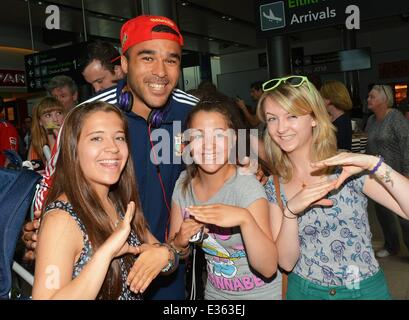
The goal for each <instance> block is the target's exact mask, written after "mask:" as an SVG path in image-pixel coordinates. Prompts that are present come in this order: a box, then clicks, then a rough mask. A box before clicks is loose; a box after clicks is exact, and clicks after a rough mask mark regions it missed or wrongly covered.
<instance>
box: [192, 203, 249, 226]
mask: <svg viewBox="0 0 409 320" xmlns="http://www.w3.org/2000/svg"><path fill="white" fill-rule="evenodd" d="M187 210H188V211H189V213H190V215H191V216H193V217H194V218H195V220H197V221H199V222H201V223H203V224H213V225H216V226H219V227H223V228H231V227H236V226H240V225H241V224H242V223H244V221H245V220H246V216H247V215H249V214H250V213H249V211H248V210H247V209H245V208H240V207H235V206H229V205H225V204H211V205H205V206H190V207H188V208H187Z"/></svg>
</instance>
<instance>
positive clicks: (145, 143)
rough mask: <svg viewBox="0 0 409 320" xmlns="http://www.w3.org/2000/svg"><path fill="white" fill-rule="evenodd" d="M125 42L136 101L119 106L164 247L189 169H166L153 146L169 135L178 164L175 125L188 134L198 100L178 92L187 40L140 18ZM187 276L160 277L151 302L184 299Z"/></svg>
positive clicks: (146, 206)
mask: <svg viewBox="0 0 409 320" xmlns="http://www.w3.org/2000/svg"><path fill="white" fill-rule="evenodd" d="M120 39H121V45H122V56H121V65H122V69H123V70H124V72H125V73H126V74H127V84H126V86H125V87H124V88H123V89H122V91H126V90H129V92H130V93H131V94H132V100H133V101H132V103H130V102H129V101H127V98H126V96H123V97H124V99H122V97H119V100H118V104H120V105H121V106H122V108H124V109H127V108H128V106H129V107H130V108H131V112H128V113H126V114H127V118H128V122H129V132H131V146H132V147H131V149H132V150H131V151H132V157H133V159H134V162H135V171H136V176H137V181H138V188H139V195H140V198H141V202H142V207H143V212H144V215H145V217H146V219H147V220H148V223H149V226H150V228H151V231H152V233H153V234H154V235H155V236H156V238H157V239H158V240H159V241H161V242H164V241H165V238H166V236H165V234H166V233H167V228H168V223H169V215H170V204H171V197H172V193H173V189H174V186H175V183H176V180H177V178H178V177H179V174H180V172H181V171H182V170H183V166H182V164H181V163H182V161H180V162H179V164H178V163H175V161H173V162H171V163H168V164H166V163H159V161H157V159H155V157H152V154H156V155H157V154H158V151H159V148H158V146H159V144H158V145H156V146H155V147H152V145H153V137H154V136H155V130H157V129H162V130H163V129H164V130H166V131H167V133H168V134H169V137H170V139H169V141H168V143H169V146H168V148H166V147H165V148H164V149H163V150H162V153H163V152H165V150H170V152H172V154H171V158H172V159H174V154H175V153H176V152H177V148H178V147H177V146H176V145H174V144H173V143H174V142H175V141H176V139H175V138H176V137H177V136H178V134H180V133H181V132H182V131H179V132H176V131H175V128H174V123H179V128H180V130H184V129H185V128H184V123H185V119H186V116H187V114H188V112H189V111H190V109H191V107H192V106H194V105H195V104H196V103H197V101H198V100H197V99H196V98H195V97H193V96H190V95H188V94H186V93H185V92H183V91H181V90H178V89H175V88H176V86H177V84H178V80H179V76H180V71H181V56H182V46H183V37H182V35H181V34H180V31H179V29H178V27H177V26H176V24H175V23H174V22H173V21H172V20H170V19H168V18H166V17H160V16H139V17H136V18H134V19H131V20H129V21H128V22H126V23H125V24H124V25H123V27H122V29H121V37H120ZM118 88H121V86H119V87H118ZM127 103H128V106H127ZM155 128H156V129H155ZM156 139H157V138H156ZM156 139H155V140H156ZM163 143H165V144H166V143H167V142H166V141H163V140H162V141H161V142H160V144H163ZM162 156H163V154H162ZM156 157H157V156H156ZM165 157H166V156H165ZM184 274H185V265H184V264H180V265H179V268H178V270H177V271H176V272H174V273H173V274H171V275H169V276H163V277H159V278H157V279H156V280H155V281H154V282H153V283H152V284H151V285H150V286H149V287H148V291H147V292H146V293H145V295H144V296H145V298H148V299H184V298H185V285H184V283H185V282H184Z"/></svg>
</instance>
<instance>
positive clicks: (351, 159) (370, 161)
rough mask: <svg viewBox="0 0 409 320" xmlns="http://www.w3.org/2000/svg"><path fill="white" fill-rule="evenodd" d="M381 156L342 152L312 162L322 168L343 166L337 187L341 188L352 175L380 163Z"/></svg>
mask: <svg viewBox="0 0 409 320" xmlns="http://www.w3.org/2000/svg"><path fill="white" fill-rule="evenodd" d="M378 161H379V158H378V157H375V156H371V155H367V154H361V153H352V152H342V153H340V154H338V155H336V156H334V157H331V158H328V159H325V160H321V161H317V162H314V163H312V164H311V166H312V167H315V168H317V169H321V168H323V167H332V166H342V172H341V174H340V175H339V177H338V181H337V183H336V185H335V188H336V189H337V188H339V187H340V186H341V185H342V183H343V182H344V181H345V180H346V179H348V178H349V177H350V176H353V175H355V174H358V173H360V172H362V171H364V170H372V169H373V168H374V167H375V166H376V164H377V163H378Z"/></svg>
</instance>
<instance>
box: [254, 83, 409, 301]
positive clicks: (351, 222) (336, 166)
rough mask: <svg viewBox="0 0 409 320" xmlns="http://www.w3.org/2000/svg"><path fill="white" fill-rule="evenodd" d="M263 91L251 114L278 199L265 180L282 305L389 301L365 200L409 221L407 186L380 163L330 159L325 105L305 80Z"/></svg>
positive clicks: (343, 156) (352, 157) (348, 156)
mask: <svg viewBox="0 0 409 320" xmlns="http://www.w3.org/2000/svg"><path fill="white" fill-rule="evenodd" d="M263 90H264V91H265V93H264V94H263V96H262V97H261V99H260V101H259V106H258V114H259V116H260V118H261V119H262V120H263V121H265V122H266V124H267V130H268V134H266V135H265V144H266V149H267V153H268V156H269V159H270V160H271V162H272V164H273V166H274V168H275V169H276V172H278V174H279V176H280V183H279V185H280V193H279V194H278V195H277V194H276V192H277V190H276V189H275V187H274V183H273V181H272V180H271V179H270V180H269V181H268V182H267V184H266V186H265V188H266V192H267V196H268V199H269V201H270V218H271V224H272V225H273V226H277V228H279V227H280V226H281V229H280V233H279V235H278V238H277V241H276V245H277V249H278V252H280V253H283V254H281V255H279V260H278V263H279V264H280V265H281V267H283V268H284V269H286V270H287V271H291V270H292V273H291V274H290V275H289V277H288V290H287V299H328V300H330V299H390V298H391V297H390V293H389V290H388V286H387V283H386V279H385V276H384V274H383V272H382V270H381V269H380V267H379V264H378V262H377V261H376V259H375V255H374V251H373V248H372V244H371V231H370V227H369V223H368V213H367V198H366V196H368V197H370V198H372V199H373V200H375V201H377V202H379V203H381V204H382V205H384V206H386V207H388V208H390V209H391V210H393V211H394V212H395V213H396V214H398V215H399V216H401V217H402V218H405V219H409V198H408V197H407V196H406V194H407V189H408V188H409V180H408V179H406V178H405V177H404V176H402V175H400V174H399V173H398V172H396V171H394V170H393V169H392V168H391V167H389V166H388V165H387V164H386V163H385V162H384V160H383V158H378V157H375V156H369V155H364V154H353V153H340V154H337V153H336V141H335V132H334V126H333V125H332V124H331V121H330V118H329V116H328V112H327V110H326V108H325V102H324V101H323V99H322V97H321V96H320V94H319V92H318V91H317V90H316V88H315V87H314V85H313V84H312V83H310V82H309V81H308V79H307V78H306V77H302V76H290V77H284V78H278V79H273V80H270V81H268V82H266V83H264V85H263ZM277 197H281V199H282V202H283V204H284V206H283V207H284V210H281V209H280V207H279V205H278V204H277Z"/></svg>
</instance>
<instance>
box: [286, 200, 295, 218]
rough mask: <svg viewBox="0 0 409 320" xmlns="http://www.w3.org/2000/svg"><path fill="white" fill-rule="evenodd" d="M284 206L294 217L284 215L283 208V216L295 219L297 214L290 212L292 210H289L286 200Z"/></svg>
mask: <svg viewBox="0 0 409 320" xmlns="http://www.w3.org/2000/svg"><path fill="white" fill-rule="evenodd" d="M285 207H286V208H287V210H288V211H289V212H290V213H291V214H292V215H293V216H294V217H289V216H286V215H285V210H284V211H283V215H284V217H286V218H287V219H297V218H298V216H297V215H296V214H295V213H294V212H292V211H291V210H290V208H289V207H288V202H287V203H286V204H285Z"/></svg>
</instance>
